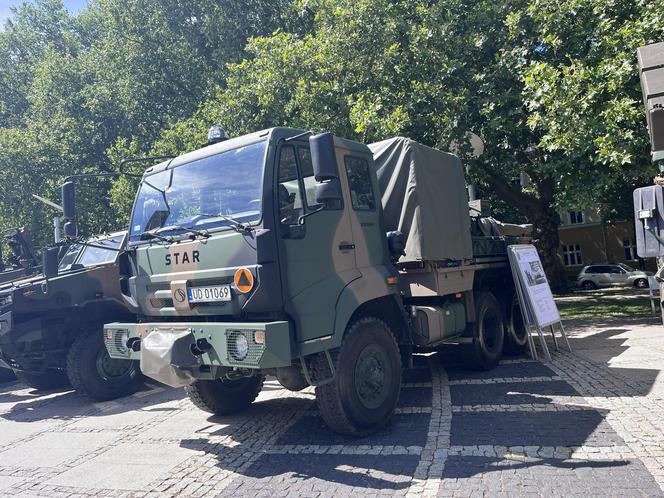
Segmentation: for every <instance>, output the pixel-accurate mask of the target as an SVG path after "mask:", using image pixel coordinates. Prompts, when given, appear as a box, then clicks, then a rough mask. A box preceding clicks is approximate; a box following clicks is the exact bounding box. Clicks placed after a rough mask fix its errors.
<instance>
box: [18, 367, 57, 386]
mask: <svg viewBox="0 0 664 498" xmlns="http://www.w3.org/2000/svg"><path fill="white" fill-rule="evenodd" d="M14 375H16V378H17V379H18V380H19V382H22V383H23V384H25V385H26V386H28V387H32V388H33V389H37V390H39V391H47V390H49V389H57V388H59V387H67V386H69V379H67V374H66V373H65V372H64V371H63V370H56V369H55V368H47V369H46V370H44V371H43V372H40V373H34V372H24V371H22V370H14Z"/></svg>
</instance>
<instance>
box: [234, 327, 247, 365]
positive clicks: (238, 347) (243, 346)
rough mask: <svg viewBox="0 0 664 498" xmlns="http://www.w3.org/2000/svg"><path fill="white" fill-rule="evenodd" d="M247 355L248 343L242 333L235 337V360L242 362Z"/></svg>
mask: <svg viewBox="0 0 664 498" xmlns="http://www.w3.org/2000/svg"><path fill="white" fill-rule="evenodd" d="M248 353H249V341H247V336H246V335H244V334H243V333H242V332H240V333H239V334H237V335H236V336H235V354H234V355H233V356H235V359H236V360H238V361H242V360H244V359H245V358H246V357H247V354H248Z"/></svg>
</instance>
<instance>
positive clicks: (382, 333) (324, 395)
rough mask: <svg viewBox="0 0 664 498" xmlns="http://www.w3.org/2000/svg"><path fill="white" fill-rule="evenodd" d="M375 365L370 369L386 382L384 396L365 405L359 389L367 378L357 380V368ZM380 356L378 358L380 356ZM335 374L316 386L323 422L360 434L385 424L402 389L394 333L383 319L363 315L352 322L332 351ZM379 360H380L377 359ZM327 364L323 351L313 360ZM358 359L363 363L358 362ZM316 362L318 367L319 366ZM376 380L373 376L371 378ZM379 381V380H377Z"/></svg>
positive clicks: (342, 431)
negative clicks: (330, 380) (332, 378)
mask: <svg viewBox="0 0 664 498" xmlns="http://www.w3.org/2000/svg"><path fill="white" fill-rule="evenodd" d="M372 354H373V355H377V356H375V357H373V362H374V363H375V364H376V365H377V366H378V368H374V370H373V371H372V372H373V373H377V375H379V376H380V374H381V373H382V372H386V373H385V375H384V376H383V377H381V379H380V380H383V379H384V380H385V382H387V384H383V383H382V382H381V385H380V386H379V389H381V390H383V385H384V386H385V387H384V393H379V395H381V394H382V395H383V396H382V397H383V399H382V400H381V397H379V399H378V401H379V402H380V404H379V405H377V406H376V407H369V406H367V404H366V403H367V402H368V401H363V400H362V398H361V397H360V394H359V393H360V390H361V388H363V387H366V385H367V382H365V383H363V384H359V383H357V373H358V372H357V368H358V367H362V366H364V365H365V364H366V363H367V362H371V360H372V357H371V356H368V355H372ZM379 357H380V358H379ZM332 359H333V362H334V366H335V371H336V375H335V377H334V380H333V381H332V382H329V383H327V384H324V385H322V386H318V387H316V401H317V403H318V408H319V410H320V413H321V416H322V417H323V420H324V421H325V423H326V424H327V425H328V426H329V427H330V428H331V429H332V430H334V431H335V432H338V433H340V434H345V435H349V436H354V437H362V436H366V435H368V434H371V433H372V432H375V431H377V430H379V429H380V428H382V427H384V426H385V425H386V424H387V423H388V422H389V420H390V418H391V417H392V414H393V413H394V409H395V408H396V406H397V402H398V401H399V392H400V390H401V355H400V353H399V346H398V345H397V342H396V340H395V339H394V335H393V334H392V331H391V330H390V328H389V326H388V325H387V324H386V323H385V322H383V321H382V320H380V319H378V318H374V317H366V318H362V319H360V320H357V321H355V322H353V323H351V324H350V325H349V327H348V329H347V331H346V334H345V336H344V340H343V343H342V344H341V348H340V349H339V350H338V351H336V352H335V353H334V354H333V355H332ZM379 360H380V361H379ZM316 361H317V362H319V363H325V364H327V359H326V358H325V357H324V355H319V358H318V359H317V360H316ZM360 361H361V362H362V363H360ZM320 366H321V365H319V369H320ZM374 380H375V379H374ZM379 382H380V381H379Z"/></svg>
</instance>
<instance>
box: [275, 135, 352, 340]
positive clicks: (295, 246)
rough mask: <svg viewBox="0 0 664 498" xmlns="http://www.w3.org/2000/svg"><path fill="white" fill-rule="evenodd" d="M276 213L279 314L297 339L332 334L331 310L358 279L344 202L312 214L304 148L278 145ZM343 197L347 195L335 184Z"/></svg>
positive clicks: (312, 190) (308, 157) (312, 193)
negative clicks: (280, 294)
mask: <svg viewBox="0 0 664 498" xmlns="http://www.w3.org/2000/svg"><path fill="white" fill-rule="evenodd" d="M277 162H278V170H277V196H276V197H277V203H278V206H277V211H276V212H277V213H278V216H279V225H280V227H279V228H280V240H281V244H280V249H281V250H280V262H281V265H282V276H283V281H282V288H283V294H284V306H285V311H286V312H287V313H288V314H289V315H290V316H291V317H292V318H293V320H294V321H295V325H296V331H297V334H298V336H297V338H296V340H297V341H305V340H310V339H315V338H318V337H324V336H328V335H331V334H332V331H333V327H334V318H335V306H336V302H337V299H338V297H339V294H340V293H341V291H342V290H343V288H344V287H345V286H346V285H347V284H348V283H350V282H351V281H352V280H355V279H356V278H358V277H359V276H360V272H359V271H358V270H357V265H356V262H355V243H354V240H353V232H352V230H351V224H350V217H349V213H348V206H347V204H348V202H347V201H346V202H344V203H343V204H342V205H340V206H339V209H326V210H324V211H321V212H318V213H314V214H311V215H310V216H307V217H306V218H304V220H303V223H301V224H300V223H298V219H299V218H300V216H302V215H303V214H306V213H311V212H312V211H314V210H316V209H317V208H318V206H317V205H316V198H315V184H316V182H315V180H314V176H313V166H312V162H311V153H310V151H309V146H308V144H306V145H305V144H304V143H295V144H284V145H282V146H281V147H280V149H279V150H278V152H277ZM341 184H342V190H343V197H344V199H346V200H347V199H348V194H347V191H346V188H345V186H344V182H341Z"/></svg>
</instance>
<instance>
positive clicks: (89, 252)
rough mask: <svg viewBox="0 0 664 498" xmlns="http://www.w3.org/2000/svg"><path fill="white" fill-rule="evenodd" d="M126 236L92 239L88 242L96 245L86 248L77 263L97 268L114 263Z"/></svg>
mask: <svg viewBox="0 0 664 498" xmlns="http://www.w3.org/2000/svg"><path fill="white" fill-rule="evenodd" d="M123 239H124V234H119V235H116V236H114V237H111V238H108V239H90V240H88V241H87V242H88V243H89V244H94V247H92V246H85V247H84V248H83V252H82V253H81V257H80V258H79V259H78V261H77V262H76V263H77V264H79V265H81V266H85V267H88V266H97V265H104V264H107V263H113V262H114V261H115V258H116V257H117V255H118V251H117V250H118V249H120V245H121V244H122V240H123Z"/></svg>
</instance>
